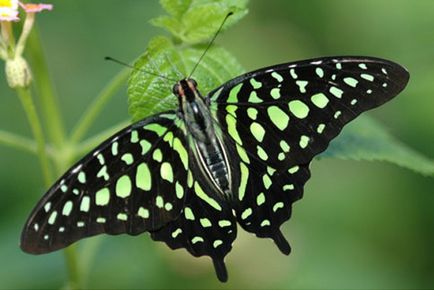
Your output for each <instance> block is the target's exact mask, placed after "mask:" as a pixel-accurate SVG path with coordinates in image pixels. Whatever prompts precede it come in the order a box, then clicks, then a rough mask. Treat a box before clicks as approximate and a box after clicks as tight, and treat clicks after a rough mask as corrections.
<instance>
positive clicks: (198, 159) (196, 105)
mask: <svg viewBox="0 0 434 290" xmlns="http://www.w3.org/2000/svg"><path fill="white" fill-rule="evenodd" d="M173 92H174V94H175V95H176V96H177V97H178V99H179V109H178V110H179V112H178V115H179V116H180V118H181V119H182V120H183V121H184V123H185V127H186V129H187V135H189V136H190V138H189V142H190V143H192V145H190V148H192V149H193V152H194V154H193V155H192V156H191V157H192V158H193V159H194V160H195V163H197V164H198V167H199V168H200V169H201V172H202V174H203V175H204V178H207V179H208V180H209V181H210V182H211V183H212V184H213V186H214V189H215V190H216V191H217V192H218V193H219V194H221V195H222V197H223V196H226V197H230V196H231V195H232V191H233V188H232V176H231V170H230V164H229V159H228V156H227V154H226V152H227V150H226V148H225V147H224V145H223V142H222V141H221V139H220V137H218V136H217V134H216V130H215V128H214V124H213V119H212V116H211V112H210V109H209V99H204V98H203V97H202V95H201V94H200V93H199V91H198V90H197V83H196V81H195V80H193V79H183V80H181V81H179V82H178V83H177V84H176V85H175V86H174V87H173Z"/></svg>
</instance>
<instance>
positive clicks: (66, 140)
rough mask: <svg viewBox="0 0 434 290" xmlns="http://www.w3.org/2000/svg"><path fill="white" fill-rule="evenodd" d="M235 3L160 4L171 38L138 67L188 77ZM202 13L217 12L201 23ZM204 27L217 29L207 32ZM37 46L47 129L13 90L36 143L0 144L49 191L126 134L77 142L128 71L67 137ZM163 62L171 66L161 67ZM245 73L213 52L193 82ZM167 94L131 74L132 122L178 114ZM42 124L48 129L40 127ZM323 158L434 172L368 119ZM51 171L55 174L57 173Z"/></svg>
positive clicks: (33, 51) (14, 140)
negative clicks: (39, 173)
mask: <svg viewBox="0 0 434 290" xmlns="http://www.w3.org/2000/svg"><path fill="white" fill-rule="evenodd" d="M235 3H237V5H239V4H238V3H240V2H236V1H217V2H213V1H192V2H190V1H184V2H181V1H162V4H163V6H164V7H165V9H166V10H167V11H168V12H169V13H170V14H171V16H168V17H167V16H166V17H163V18H157V19H156V20H154V21H153V23H154V24H157V25H159V26H162V27H165V28H167V30H169V32H170V33H171V34H172V38H168V37H157V38H155V39H154V40H152V41H151V42H150V44H149V47H148V49H147V51H146V56H142V57H141V58H140V59H139V60H138V62H137V63H136V66H137V67H138V68H146V69H148V70H154V69H155V67H158V69H159V70H160V71H161V72H162V73H163V74H168V75H170V76H171V77H172V78H179V76H177V75H176V73H175V71H174V70H173V68H172V65H171V64H170V62H172V63H173V65H174V66H175V67H177V68H178V69H179V70H180V71H181V72H182V74H184V75H186V74H188V73H189V71H191V69H192V67H193V65H194V64H195V61H196V60H197V59H198V57H199V56H200V53H201V52H202V51H203V48H204V46H203V45H201V44H203V43H204V42H205V43H206V41H207V40H208V39H209V38H210V37H211V36H212V34H213V33H214V32H215V28H216V25H218V23H219V21H220V19H221V18H222V17H221V16H222V15H224V14H225V13H226V11H227V10H224V9H221V8H222V7H226V8H228V7H232V5H234V4H235ZM243 3H244V4H242V7H240V8H239V9H240V11H239V14H238V15H240V16H239V17H241V16H242V15H243V14H245V10H244V9H243V7H244V5H246V2H243ZM207 5H209V7H208V6H207ZM204 6H205V8H204ZM212 7H216V8H212ZM213 9H215V10H213ZM203 11H215V12H213V13H211V14H209V15H205V16H204V15H203ZM222 11H224V12H222ZM213 19H214V20H213ZM233 19H234V20H233V23H235V20H236V18H233ZM203 23H205V24H209V23H214V24H213V25H209V26H206V25H205V26H204V25H203ZM233 23H232V24H233ZM229 25H231V23H229V24H228V26H229ZM181 28H182V29H181ZM187 32H188V33H187ZM38 41H39V39H38V36H37V35H36V34H33V35H31V38H30V39H29V42H30V43H29V48H30V51H29V56H30V58H31V60H32V63H33V66H32V69H33V74H34V79H35V81H34V82H33V85H34V86H35V87H36V90H37V92H39V93H38V95H39V98H38V100H40V107H41V109H42V116H43V118H42V119H43V120H44V121H45V122H40V121H39V117H38V113H37V112H36V110H35V109H34V106H33V104H32V101H33V100H35V99H36V98H34V97H33V96H32V95H31V94H30V91H29V90H28V89H27V88H17V89H16V90H17V93H18V94H19V96H20V99H21V101H22V103H23V108H25V110H26V113H27V115H28V118H29V120H30V122H29V124H31V126H33V131H34V135H35V138H34V139H35V141H33V140H28V139H26V138H24V137H22V136H17V135H15V134H12V133H9V132H0V133H1V134H0V141H2V142H3V143H4V144H7V145H12V146H14V147H16V148H20V149H24V150H27V151H29V152H32V153H36V154H37V155H38V156H39V157H40V160H41V167H42V168H43V169H44V170H43V172H44V173H45V180H46V181H45V183H46V186H49V185H50V184H51V183H52V182H53V176H58V175H60V174H61V173H62V172H63V171H64V170H65V169H66V168H67V167H68V166H69V165H70V164H71V163H72V162H73V160H75V159H77V158H78V157H79V156H81V155H82V154H83V153H84V152H86V151H88V150H90V149H91V148H93V147H94V146H95V145H97V144H98V143H99V142H100V141H101V140H103V139H105V137H108V136H109V135H111V133H113V132H114V131H115V130H116V129H118V128H120V127H123V126H125V124H126V122H123V123H122V124H120V125H117V126H115V128H110V129H108V130H107V131H105V132H101V134H100V135H98V136H95V137H93V138H91V139H89V140H82V138H83V136H84V135H85V133H86V132H87V130H88V129H89V127H90V126H91V125H92V123H93V121H94V120H95V118H96V117H97V116H98V113H99V112H100V111H101V109H102V108H103V106H104V105H105V104H106V102H107V101H108V100H109V99H110V97H111V96H112V95H113V93H114V92H115V91H116V90H117V89H118V88H119V87H120V85H121V84H122V83H123V82H124V81H125V80H126V78H127V75H128V73H129V70H128V69H125V70H123V71H122V72H121V73H120V74H119V75H118V76H116V77H115V78H114V80H113V81H112V82H111V83H110V84H108V86H107V87H106V89H105V90H103V92H102V93H101V94H100V96H98V97H97V98H96V100H95V102H94V103H93V104H92V105H91V106H90V107H89V109H88V110H87V112H85V114H84V115H83V117H82V119H81V120H80V121H78V122H77V126H76V127H75V128H74V129H73V131H72V133H71V134H70V135H69V136H67V134H66V133H65V130H64V128H63V126H62V123H63V122H62V120H61V114H60V113H59V108H58V106H57V101H56V98H55V97H54V93H53V89H52V85H51V84H50V83H49V79H48V77H47V75H48V74H47V68H46V65H45V62H44V60H43V56H42V54H41V51H40V49H39V48H40V44H39V43H38ZM166 56H167V57H168V58H169V60H170V61H168V60H167V59H166ZM222 63H223V64H224V65H222ZM242 72H243V69H242V67H241V65H240V64H238V62H237V61H236V59H235V58H234V57H233V56H231V55H230V54H229V53H228V52H227V51H226V50H224V49H223V48H221V47H218V46H214V47H213V49H212V50H211V51H210V52H209V54H208V55H207V57H206V58H205V59H204V61H203V62H202V63H201V64H200V65H199V69H198V71H197V74H196V76H195V77H196V79H197V80H198V83H199V84H200V88H201V90H202V91H203V92H206V91H209V90H210V89H212V88H214V87H216V86H218V85H219V84H221V83H222V82H224V81H226V80H228V79H230V78H232V77H234V76H236V75H238V74H240V73H242ZM171 86H172V84H167V83H165V82H163V81H162V80H161V79H157V78H152V77H150V76H149V75H145V74H143V73H140V72H139V71H134V72H133V74H132V76H131V79H130V85H129V95H130V99H129V100H130V113H131V115H132V118H133V120H138V119H140V118H142V117H144V116H147V115H148V114H151V113H152V112H157V111H160V110H163V109H166V108H173V107H175V106H176V100H175V98H174V97H173V96H171V95H170V90H168V88H170V87H171ZM41 123H43V124H44V125H45V126H42V124H41ZM39 124H40V125H39ZM356 124H357V125H356ZM44 132H45V133H46V134H47V136H48V137H47V140H48V141H49V142H46V140H45V138H44V136H43V133H44ZM46 143H48V144H46ZM323 156H327V157H335V158H349V159H357V160H360V159H365V160H387V161H390V162H393V163H396V164H398V165H401V166H405V167H408V168H411V169H413V170H416V171H419V172H421V173H423V174H427V175H432V174H433V172H434V169H433V164H432V162H431V161H429V160H426V159H425V158H424V157H422V156H420V155H419V154H417V153H415V152H414V151H413V150H411V149H408V148H407V147H406V146H404V145H402V144H400V143H399V142H397V141H396V140H395V139H394V138H393V137H391V136H390V135H389V134H388V133H387V132H386V131H385V130H384V129H382V128H381V126H380V125H378V124H377V122H374V121H372V120H371V119H369V118H365V119H364V120H363V121H362V120H359V121H357V122H356V123H355V124H354V126H353V127H350V128H348V129H347V130H346V131H345V132H344V133H343V135H342V136H341V137H340V138H339V139H337V140H336V142H335V143H334V144H333V146H332V147H331V148H330V149H329V150H328V151H327V152H326V153H325V154H324V155H323ZM51 167H54V169H52V168H51ZM67 257H68V260H69V261H70V263H69V264H70V265H71V266H70V273H71V277H72V278H71V285H79V284H80V282H79V278H78V277H77V275H79V274H74V273H78V269H83V268H84V266H82V265H80V266H77V265H74V264H76V261H75V260H76V254H75V253H74V250H73V248H71V249H70V250H67Z"/></svg>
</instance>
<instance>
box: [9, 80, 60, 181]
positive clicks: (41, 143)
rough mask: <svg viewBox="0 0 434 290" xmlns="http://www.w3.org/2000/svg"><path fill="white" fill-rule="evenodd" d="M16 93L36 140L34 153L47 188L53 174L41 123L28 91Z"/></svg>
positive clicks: (19, 89)
mask: <svg viewBox="0 0 434 290" xmlns="http://www.w3.org/2000/svg"><path fill="white" fill-rule="evenodd" d="M16 91H17V94H18V97H19V99H20V101H21V104H22V106H23V108H24V111H25V113H26V116H27V120H28V121H29V125H30V128H31V129H32V133H33V136H34V138H35V140H36V151H37V153H38V157H39V162H40V164H41V169H42V174H43V177H44V184H45V185H46V186H47V187H48V186H50V185H51V182H52V181H53V174H52V172H51V168H50V163H49V160H48V155H47V151H46V144H45V138H44V134H43V132H42V127H41V122H40V121H39V117H38V114H37V112H36V108H35V104H34V103H33V99H32V95H31V93H30V90H29V89H28V88H17V89H16Z"/></svg>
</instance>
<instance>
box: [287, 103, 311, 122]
mask: <svg viewBox="0 0 434 290" xmlns="http://www.w3.org/2000/svg"><path fill="white" fill-rule="evenodd" d="M289 110H290V111H291V113H292V114H293V115H294V116H296V117H297V118H299V119H304V118H306V117H307V115H308V114H309V107H308V106H307V105H306V104H305V103H303V102H302V101H300V100H294V101H291V102H289Z"/></svg>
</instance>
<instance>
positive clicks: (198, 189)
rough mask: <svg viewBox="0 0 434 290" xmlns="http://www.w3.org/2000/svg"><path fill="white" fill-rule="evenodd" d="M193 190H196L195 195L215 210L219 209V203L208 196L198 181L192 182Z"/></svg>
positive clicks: (220, 208)
mask: <svg viewBox="0 0 434 290" xmlns="http://www.w3.org/2000/svg"><path fill="white" fill-rule="evenodd" d="M194 191H195V192H196V195H197V196H198V197H199V198H201V199H202V200H203V201H205V202H206V203H207V204H209V205H210V206H211V207H213V208H215V209H216V210H219V211H221V210H222V207H221V206H220V204H218V202H217V201H216V200H215V199H213V198H211V197H210V196H208V195H207V194H206V193H205V192H204V191H203V189H202V187H200V185H199V183H197V182H195V183H194Z"/></svg>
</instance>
